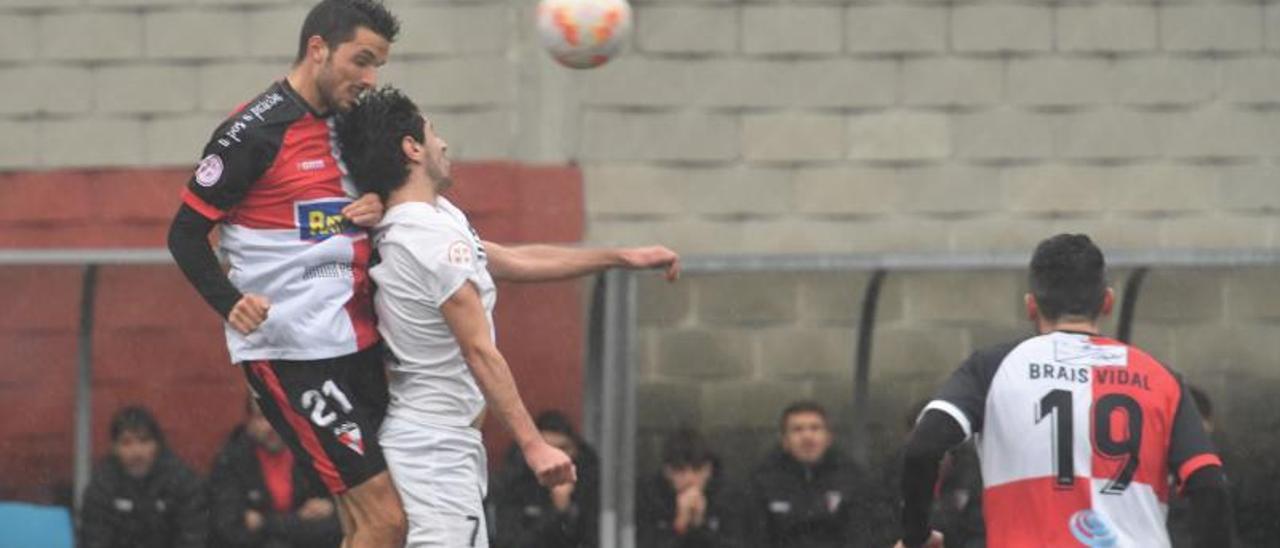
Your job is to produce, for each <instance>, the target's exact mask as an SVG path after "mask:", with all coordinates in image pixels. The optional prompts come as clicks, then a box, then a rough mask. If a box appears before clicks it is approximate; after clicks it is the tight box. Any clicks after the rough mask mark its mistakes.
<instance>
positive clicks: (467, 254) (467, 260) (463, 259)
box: [449, 241, 472, 266]
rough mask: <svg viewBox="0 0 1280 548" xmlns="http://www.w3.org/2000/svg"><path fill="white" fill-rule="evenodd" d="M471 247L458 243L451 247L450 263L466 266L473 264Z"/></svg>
mask: <svg viewBox="0 0 1280 548" xmlns="http://www.w3.org/2000/svg"><path fill="white" fill-rule="evenodd" d="M471 260H472V259H471V246H470V245H467V243H466V242H463V241H457V242H453V243H452V244H450V245H449V263H450V264H454V265H458V266H466V265H469V264H471Z"/></svg>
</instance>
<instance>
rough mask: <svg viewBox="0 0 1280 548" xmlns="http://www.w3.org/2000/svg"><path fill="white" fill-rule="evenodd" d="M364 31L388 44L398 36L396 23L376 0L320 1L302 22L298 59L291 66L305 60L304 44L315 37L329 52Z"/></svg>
mask: <svg viewBox="0 0 1280 548" xmlns="http://www.w3.org/2000/svg"><path fill="white" fill-rule="evenodd" d="M360 27H364V28H367V29H369V30H371V31H373V32H376V33H378V35H379V36H381V37H383V38H386V39H387V41H388V42H395V41H396V35H397V34H399V33H400V21H399V20H398V19H396V16H394V15H391V12H390V11H388V10H387V7H386V6H383V5H382V2H380V1H377V0H323V1H322V2H320V3H319V4H316V5H315V6H313V7H312V8H311V11H310V12H308V13H307V18H306V19H305V20H304V21H303V22H302V36H301V37H300V38H299V39H298V55H297V57H294V59H293V62H294V64H297V63H300V62H302V59H303V58H304V57H306V56H307V40H310V39H311V37H312V36H319V37H321V38H323V39H324V43H325V44H327V45H328V46H329V49H331V50H332V49H337V47H338V45H339V44H342V43H345V42H348V41H350V40H351V38H352V37H353V36H355V35H356V29H357V28H360Z"/></svg>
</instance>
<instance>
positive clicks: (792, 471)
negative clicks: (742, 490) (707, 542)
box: [743, 401, 871, 548]
mask: <svg viewBox="0 0 1280 548" xmlns="http://www.w3.org/2000/svg"><path fill="white" fill-rule="evenodd" d="M779 426H780V429H781V446H780V447H779V448H778V449H777V450H775V451H773V452H772V453H770V454H769V456H768V457H766V459H765V460H764V462H763V463H761V464H760V465H759V466H757V468H756V470H755V471H754V472H753V473H752V475H751V479H750V481H749V482H748V496H747V500H746V504H747V507H746V508H745V515H744V534H743V537H744V540H745V541H746V543H747V545H748V546H750V547H753V548H766V547H767V548H845V547H851V546H863V545H864V544H870V543H871V542H870V539H869V538H868V533H867V531H868V529H869V527H868V526H869V524H868V523H867V517H868V515H869V514H868V510H867V508H866V507H867V505H868V501H867V500H865V497H866V496H867V494H868V493H869V492H870V489H869V488H868V487H867V486H866V485H864V481H865V480H864V478H863V474H862V472H861V470H860V469H859V468H858V467H857V465H856V464H855V463H854V462H853V461H852V460H851V459H849V457H847V456H845V455H844V454H843V453H841V452H840V451H839V450H837V449H836V448H834V447H832V436H831V430H830V428H829V426H828V424H827V412H826V410H825V409H823V407H822V406H821V405H819V404H817V403H814V402H808V401H802V402H797V403H793V404H791V405H789V406H787V408H786V409H785V410H784V411H783V412H782V419H781V421H780V425H779Z"/></svg>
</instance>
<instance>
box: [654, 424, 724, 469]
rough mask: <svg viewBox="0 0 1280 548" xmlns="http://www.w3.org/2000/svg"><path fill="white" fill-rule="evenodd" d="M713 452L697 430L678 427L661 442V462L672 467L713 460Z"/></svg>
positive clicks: (699, 463)
mask: <svg viewBox="0 0 1280 548" xmlns="http://www.w3.org/2000/svg"><path fill="white" fill-rule="evenodd" d="M715 458H716V457H715V454H714V453H712V452H711V448H710V447H707V443H706V442H705V441H703V439H702V436H701V435H699V434H698V431H697V430H694V429H692V428H680V429H678V430H675V431H674V432H671V433H670V434H667V439H666V440H664V441H663V443H662V464H664V465H667V466H671V467H674V468H683V467H686V466H690V467H697V466H702V465H704V464H707V463H709V462H712V461H714V460H715Z"/></svg>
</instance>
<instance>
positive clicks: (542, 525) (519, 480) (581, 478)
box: [490, 411, 600, 548]
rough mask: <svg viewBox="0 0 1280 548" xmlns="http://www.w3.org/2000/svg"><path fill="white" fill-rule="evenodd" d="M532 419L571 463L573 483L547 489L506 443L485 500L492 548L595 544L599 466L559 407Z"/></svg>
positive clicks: (580, 547)
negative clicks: (489, 513)
mask: <svg viewBox="0 0 1280 548" xmlns="http://www.w3.org/2000/svg"><path fill="white" fill-rule="evenodd" d="M534 423H535V424H536V425H537V427H538V432H539V433H541V434H542V437H543V438H544V439H546V440H547V443H550V444H551V445H552V446H555V447H556V448H557V449H559V450H561V451H564V452H565V454H567V455H569V458H570V459H572V460H573V464H574V466H575V467H577V471H578V481H577V483H568V484H561V485H558V486H556V487H553V488H551V489H547V488H545V487H542V486H541V485H539V484H538V478H537V477H536V476H534V474H533V471H532V470H530V469H529V467H528V466H526V465H525V461H524V456H523V455H521V454H520V449H519V447H516V446H514V445H513V446H512V447H511V451H510V452H509V453H508V454H507V459H506V463H505V464H504V465H503V470H502V473H501V475H500V477H499V478H498V481H497V482H495V484H496V485H495V488H494V489H493V495H492V497H491V501H490V504H491V506H492V507H493V508H494V513H495V514H496V517H495V519H494V520H493V524H494V525H495V526H496V528H497V533H496V536H495V537H494V543H493V545H494V546H495V547H497V548H595V547H596V546H598V545H599V543H600V541H599V538H600V521H599V519H600V472H599V469H600V464H599V458H598V457H597V456H596V453H595V451H593V450H592V449H591V447H589V446H587V444H586V442H584V441H583V440H582V438H581V437H579V436H578V433H577V432H575V431H574V429H573V425H571V424H570V423H569V419H568V418H567V417H565V416H564V414H562V413H560V412H559V411H545V412H543V413H542V414H540V415H538V417H537V419H536V420H535V421H534Z"/></svg>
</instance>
